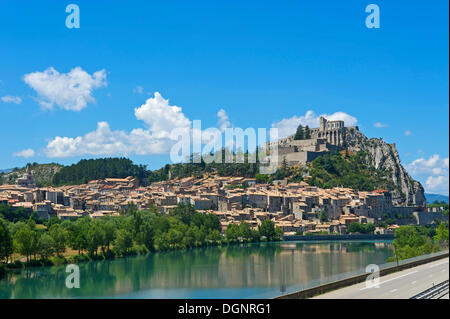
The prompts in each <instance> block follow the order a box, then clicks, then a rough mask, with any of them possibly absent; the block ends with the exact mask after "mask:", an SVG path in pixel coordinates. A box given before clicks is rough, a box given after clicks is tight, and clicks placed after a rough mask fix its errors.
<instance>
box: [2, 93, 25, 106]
mask: <svg viewBox="0 0 450 319" xmlns="http://www.w3.org/2000/svg"><path fill="white" fill-rule="evenodd" d="M2 101H3V102H5V103H14V104H20V103H22V99H21V98H20V97H19V96H11V95H5V96H2Z"/></svg>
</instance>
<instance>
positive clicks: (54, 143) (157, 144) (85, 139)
mask: <svg viewBox="0 0 450 319" xmlns="http://www.w3.org/2000/svg"><path fill="white" fill-rule="evenodd" d="M134 114H135V116H136V118H137V119H139V120H142V121H143V122H144V123H145V124H146V128H136V129H133V130H131V131H130V132H125V131H123V130H111V128H110V126H109V124H108V123H107V122H98V123H97V128H96V130H95V131H92V132H89V133H87V134H85V135H83V136H77V137H61V136H57V137H55V138H53V139H52V140H51V141H50V142H49V143H48V144H47V146H46V148H45V150H44V153H45V154H46V155H47V156H48V157H71V156H83V155H94V156H95V155H98V156H105V155H117V154H123V155H126V156H128V155H131V154H137V155H148V154H165V153H168V152H169V151H170V148H171V147H172V146H173V145H174V143H175V142H176V141H177V140H178V135H177V134H176V132H178V133H179V132H182V133H185V134H189V133H190V129H191V128H190V126H191V121H190V120H189V119H188V118H187V117H186V116H185V115H184V113H183V111H182V109H181V107H178V106H175V105H173V106H172V105H169V100H166V99H164V98H163V97H162V96H161V94H160V93H158V92H155V94H154V97H152V98H149V99H147V100H146V102H145V103H144V104H142V105H141V106H140V107H137V108H135V109H134Z"/></svg>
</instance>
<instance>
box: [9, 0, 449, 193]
mask: <svg viewBox="0 0 450 319" xmlns="http://www.w3.org/2000/svg"><path fill="white" fill-rule="evenodd" d="M70 3H76V4H77V5H78V6H79V8H80V28H79V29H68V28H67V27H66V25H65V20H66V17H67V16H68V13H66V12H65V8H66V6H67V5H68V4H70ZM370 3H376V4H377V5H378V6H379V8H380V28H379V29H368V28H367V27H366V26H365V19H366V17H367V15H368V13H366V12H365V7H366V6H367V5H368V4H370ZM448 9H449V8H448V2H447V1H433V3H432V5H431V4H426V3H424V2H423V1H373V2H370V1H276V2H275V1H211V0H209V1H196V0H194V1H133V0H128V1H92V0H91V1H76V2H75V1H73V2H71V1H39V2H36V1H29V2H18V1H10V0H6V1H5V0H3V1H1V3H0V41H1V49H0V119H1V122H0V123H1V124H0V145H1V157H0V168H11V167H15V166H22V165H25V164H26V163H27V162H39V163H47V162H58V163H62V164H70V163H74V162H77V161H78V160H79V159H80V158H91V157H104V156H120V155H123V154H125V155H127V156H128V157H130V158H131V159H132V160H133V161H135V162H137V163H141V164H146V165H148V167H149V168H159V167H160V166H162V165H163V164H165V163H167V162H169V161H170V159H169V156H168V154H167V152H166V151H167V150H166V147H165V146H167V141H168V140H167V136H166V135H164V134H166V133H167V132H169V131H170V129H171V128H173V127H174V125H176V124H179V125H184V124H186V123H189V122H190V121H192V120H202V126H203V127H212V126H218V125H221V123H224V122H225V123H230V125H233V126H236V127H242V128H247V127H255V128H258V127H267V128H270V127H271V126H277V125H281V124H283V123H284V124H283V125H287V127H283V129H286V130H289V129H292V125H293V123H297V122H299V121H302V120H305V119H304V118H302V116H303V117H304V116H305V114H306V113H307V111H313V112H314V114H313V115H312V117H311V116H310V119H311V120H312V121H313V122H314V121H316V120H317V117H318V116H319V115H320V114H329V115H331V114H334V113H335V112H344V113H345V116H348V118H355V119H356V125H358V126H359V127H360V130H362V131H363V132H364V133H365V134H366V135H367V136H368V137H382V138H383V139H384V140H385V141H387V142H389V143H392V142H395V143H396V146H397V149H398V151H399V153H400V158H401V160H402V163H403V164H404V165H405V167H407V169H408V171H409V172H410V173H411V174H412V175H413V177H414V178H417V179H419V180H420V181H421V182H422V184H423V185H424V186H425V189H426V190H427V191H428V192H433V193H444V194H448V153H449V152H448V144H449V140H448V137H449V122H448V117H449V113H448V111H449V108H448V101H449V100H448V97H449V95H448V85H449V83H448V76H449V74H448V67H449V66H448V60H449V50H448V48H449V43H448V36H449V35H448V26H449V25H448ZM50 68H51V69H50ZM96 72H97V73H96ZM77 81H78V82H79V83H78V82H77ZM74 83H75V84H76V86H75V87H74V88H73V90H72V91H70V92H69V93H68V91H67V90H65V88H66V87H67V86H70V85H72V84H74ZM155 92H159V94H157V95H155ZM173 106H178V107H179V108H173ZM136 110H137V111H136ZM219 110H223V112H221V115H220V116H218V111H219ZM309 114H310V115H311V113H309ZM289 119H290V120H289ZM283 120H285V121H283ZM280 121H281V122H280ZM296 121H297V122H296ZM99 122H100V124H98V123H99ZM180 123H181V124H180ZM277 123H278V124H277ZM280 123H281V124H280ZM376 123H378V124H376ZM155 132H157V133H155ZM159 133H160V136H156V135H157V134H159ZM95 141H97V143H95ZM147 142H148V143H147ZM143 144H145V145H144V146H142V145H143ZM147 145H150V146H147Z"/></svg>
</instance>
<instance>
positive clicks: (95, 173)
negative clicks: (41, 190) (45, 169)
mask: <svg viewBox="0 0 450 319" xmlns="http://www.w3.org/2000/svg"><path fill="white" fill-rule="evenodd" d="M127 176H133V177H136V178H137V179H138V180H139V183H140V184H141V185H145V184H146V183H147V179H148V176H149V172H148V171H147V169H146V167H145V165H135V164H133V162H132V161H131V160H129V159H127V158H99V159H89V160H81V161H79V162H78V163H76V164H73V165H70V166H64V167H63V168H61V170H60V171H59V172H57V173H56V174H55V175H54V176H53V184H54V185H67V184H74V185H76V184H85V183H87V182H89V181H91V180H94V179H103V178H125V177H127Z"/></svg>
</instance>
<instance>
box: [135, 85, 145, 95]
mask: <svg viewBox="0 0 450 319" xmlns="http://www.w3.org/2000/svg"><path fill="white" fill-rule="evenodd" d="M133 93H137V94H142V93H144V88H143V87H142V86H140V85H138V86H137V87H136V88H134V89H133Z"/></svg>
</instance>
